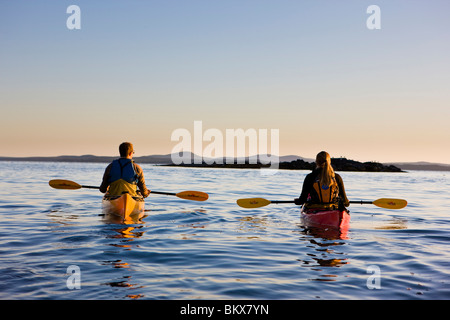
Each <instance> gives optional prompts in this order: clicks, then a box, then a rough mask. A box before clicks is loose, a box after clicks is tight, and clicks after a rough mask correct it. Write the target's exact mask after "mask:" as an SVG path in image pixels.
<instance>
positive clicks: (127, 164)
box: [108, 158, 138, 197]
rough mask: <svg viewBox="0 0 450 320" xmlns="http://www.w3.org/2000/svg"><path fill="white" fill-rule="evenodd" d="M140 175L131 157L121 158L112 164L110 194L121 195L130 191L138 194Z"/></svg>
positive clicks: (132, 194) (135, 194)
mask: <svg viewBox="0 0 450 320" xmlns="http://www.w3.org/2000/svg"><path fill="white" fill-rule="evenodd" d="M137 182H138V175H137V173H136V170H135V169H134V165H133V161H132V160H131V159H125V158H120V159H117V160H114V161H113V162H112V164H111V171H110V173H109V189H108V194H109V195H121V194H123V193H129V194H130V195H131V196H133V197H136V196H137Z"/></svg>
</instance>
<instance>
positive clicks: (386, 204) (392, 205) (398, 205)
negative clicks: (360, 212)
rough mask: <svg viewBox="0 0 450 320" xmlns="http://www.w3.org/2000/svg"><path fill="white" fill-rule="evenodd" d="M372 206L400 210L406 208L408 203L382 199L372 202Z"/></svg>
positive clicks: (401, 200)
mask: <svg viewBox="0 0 450 320" xmlns="http://www.w3.org/2000/svg"><path fill="white" fill-rule="evenodd" d="M372 203H373V204H374V205H376V206H378V207H381V208H385V209H402V208H404V207H406V205H407V204H408V202H407V201H406V200H403V199H389V198H382V199H378V200H375V201H374V202H372Z"/></svg>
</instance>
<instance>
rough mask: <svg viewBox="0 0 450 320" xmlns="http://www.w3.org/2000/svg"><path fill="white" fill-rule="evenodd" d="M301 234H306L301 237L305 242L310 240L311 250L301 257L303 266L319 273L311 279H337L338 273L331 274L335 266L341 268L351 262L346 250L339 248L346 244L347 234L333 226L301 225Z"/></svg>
mask: <svg viewBox="0 0 450 320" xmlns="http://www.w3.org/2000/svg"><path fill="white" fill-rule="evenodd" d="M300 228H301V231H300V232H301V234H303V235H305V236H304V237H302V238H301V240H302V241H303V242H306V241H307V242H309V243H310V244H309V245H307V247H308V248H310V249H312V251H311V252H309V253H307V254H306V259H299V260H298V261H300V262H302V267H307V268H311V270H313V271H316V272H317V273H319V274H318V276H317V277H315V278H310V279H308V280H311V281H327V282H330V281H337V280H338V279H337V278H338V275H336V274H331V273H332V271H333V268H339V267H342V266H344V265H346V264H348V263H349V261H348V258H347V257H346V254H345V253H344V252H340V251H339V250H338V249H339V247H340V246H343V245H346V241H345V239H347V236H346V235H345V237H343V236H342V232H341V231H340V230H337V229H333V228H329V229H328V228H312V227H307V228H305V227H303V226H301V227H300Z"/></svg>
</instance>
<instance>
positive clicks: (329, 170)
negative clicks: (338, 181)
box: [316, 151, 335, 186]
mask: <svg viewBox="0 0 450 320" xmlns="http://www.w3.org/2000/svg"><path fill="white" fill-rule="evenodd" d="M316 165H317V167H318V168H321V169H322V171H321V173H320V175H319V180H320V184H321V185H326V186H329V185H331V182H332V180H333V179H334V176H335V175H334V170H333V167H332V166H331V157H330V155H329V154H328V152H326V151H321V152H319V153H318V154H317V156H316Z"/></svg>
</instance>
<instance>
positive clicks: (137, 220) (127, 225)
mask: <svg viewBox="0 0 450 320" xmlns="http://www.w3.org/2000/svg"><path fill="white" fill-rule="evenodd" d="M145 217H146V215H145V216H143V217H132V218H129V219H127V220H125V221H124V220H123V219H122V218H121V217H118V216H116V215H112V214H105V215H104V216H103V222H104V223H105V225H107V226H109V227H111V229H108V233H107V234H106V236H105V238H106V239H114V240H117V239H119V240H120V239H122V240H120V243H117V242H116V241H114V242H111V243H109V245H110V246H113V247H115V248H124V249H125V250H132V249H133V241H134V240H135V239H138V238H141V237H142V236H143V235H144V234H145V229H144V225H145V223H144V221H143V218H145ZM103 265H110V266H111V267H112V268H113V269H127V273H129V274H128V275H123V276H122V277H121V278H120V279H121V280H115V281H109V282H105V283H103V285H109V286H111V287H113V288H130V289H140V288H144V286H142V285H140V284H138V283H132V279H133V272H134V270H133V268H132V267H131V263H128V262H127V261H124V260H123V259H117V260H107V261H104V262H103ZM125 297H126V298H129V299H139V298H143V297H145V295H144V294H127V295H125Z"/></svg>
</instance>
